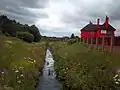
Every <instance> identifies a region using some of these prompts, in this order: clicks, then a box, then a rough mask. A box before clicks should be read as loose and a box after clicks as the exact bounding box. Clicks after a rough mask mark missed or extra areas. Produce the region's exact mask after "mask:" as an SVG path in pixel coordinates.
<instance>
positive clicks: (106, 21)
mask: <svg viewBox="0 0 120 90" xmlns="http://www.w3.org/2000/svg"><path fill="white" fill-rule="evenodd" d="M108 24H109V17H108V16H106V20H105V28H106V29H107V28H108Z"/></svg>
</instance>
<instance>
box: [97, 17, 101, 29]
mask: <svg viewBox="0 0 120 90" xmlns="http://www.w3.org/2000/svg"><path fill="white" fill-rule="evenodd" d="M99 25H100V19H99V18H98V19H97V28H99Z"/></svg>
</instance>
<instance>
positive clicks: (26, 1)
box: [0, 0, 120, 36]
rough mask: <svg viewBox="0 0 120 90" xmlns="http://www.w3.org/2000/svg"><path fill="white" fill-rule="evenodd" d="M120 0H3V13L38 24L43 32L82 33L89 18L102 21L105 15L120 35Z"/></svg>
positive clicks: (66, 34)
mask: <svg viewBox="0 0 120 90" xmlns="http://www.w3.org/2000/svg"><path fill="white" fill-rule="evenodd" d="M119 8H120V0H0V14H5V15H7V16H8V17H9V18H11V19H15V20H17V21H19V22H21V23H23V24H25V23H26V24H29V25H31V24H35V25H37V27H38V28H39V30H40V32H41V34H42V35H46V36H70V35H71V33H75V35H79V34H80V29H81V28H83V27H84V26H85V25H86V24H88V23H89V21H92V22H93V23H96V19H97V18H98V17H99V18H100V19H101V23H103V22H104V20H105V16H106V15H108V16H109V17H110V24H112V25H113V26H114V27H115V28H116V29H117V31H116V35H120V26H119V24H120V12H119V11H120V10H119Z"/></svg>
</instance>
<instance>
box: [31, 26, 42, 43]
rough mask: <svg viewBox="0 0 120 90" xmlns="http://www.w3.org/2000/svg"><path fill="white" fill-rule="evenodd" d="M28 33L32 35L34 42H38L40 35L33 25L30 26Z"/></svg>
mask: <svg viewBox="0 0 120 90" xmlns="http://www.w3.org/2000/svg"><path fill="white" fill-rule="evenodd" d="M29 32H30V33H31V34H33V35H34V42H38V41H40V39H41V35H40V32H39V29H38V28H37V27H36V26H35V25H32V26H31V27H30V30H29Z"/></svg>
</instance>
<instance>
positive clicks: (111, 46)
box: [110, 36, 113, 52]
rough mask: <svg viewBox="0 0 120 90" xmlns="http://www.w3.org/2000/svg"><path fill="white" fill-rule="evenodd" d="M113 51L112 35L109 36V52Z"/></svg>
mask: <svg viewBox="0 0 120 90" xmlns="http://www.w3.org/2000/svg"><path fill="white" fill-rule="evenodd" d="M112 51H113V36H111V42H110V52H112Z"/></svg>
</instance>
